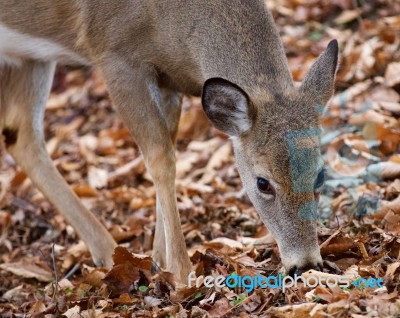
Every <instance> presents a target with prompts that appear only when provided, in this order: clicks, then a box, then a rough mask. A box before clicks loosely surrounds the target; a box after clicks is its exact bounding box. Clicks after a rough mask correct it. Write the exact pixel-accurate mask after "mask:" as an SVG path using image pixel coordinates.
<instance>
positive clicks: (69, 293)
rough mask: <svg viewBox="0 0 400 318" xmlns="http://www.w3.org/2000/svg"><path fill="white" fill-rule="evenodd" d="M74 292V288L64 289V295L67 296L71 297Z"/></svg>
mask: <svg viewBox="0 0 400 318" xmlns="http://www.w3.org/2000/svg"><path fill="white" fill-rule="evenodd" d="M73 292H74V288H73V287H68V288H66V289H65V295H67V296H71V295H72V294H73Z"/></svg>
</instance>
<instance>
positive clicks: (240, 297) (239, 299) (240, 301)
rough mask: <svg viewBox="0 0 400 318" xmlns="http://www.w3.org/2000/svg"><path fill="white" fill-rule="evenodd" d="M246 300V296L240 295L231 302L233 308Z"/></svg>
mask: <svg viewBox="0 0 400 318" xmlns="http://www.w3.org/2000/svg"><path fill="white" fill-rule="evenodd" d="M245 298H246V294H240V295H239V296H237V297H236V298H235V299H234V300H233V304H234V305H235V306H237V305H240V304H241V303H242V301H243V300H244V299H245Z"/></svg>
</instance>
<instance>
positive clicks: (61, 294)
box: [0, 0, 400, 318]
mask: <svg viewBox="0 0 400 318" xmlns="http://www.w3.org/2000/svg"><path fill="white" fill-rule="evenodd" d="M268 4H269V6H270V9H271V11H272V13H273V15H274V17H275V19H276V23H277V24H278V27H279V29H280V33H281V36H282V39H283V42H284V46H285V50H286V53H287V56H288V59H289V65H290V68H291V71H292V73H293V78H294V79H295V80H296V81H301V79H302V78H303V76H304V74H305V72H306V71H307V70H308V69H309V66H310V65H311V64H312V62H313V61H314V60H315V58H316V57H317V56H318V55H319V54H320V53H321V52H322V51H323V50H324V49H325V48H326V45H327V43H328V42H329V41H330V40H331V39H334V38H336V39H337V40H338V42H339V47H340V68H339V72H338V76H337V84H336V93H335V96H334V98H333V99H332V101H331V104H330V108H329V110H328V111H327V112H326V113H325V117H324V120H323V124H324V130H325V132H324V136H323V138H322V141H321V143H322V151H323V154H324V157H325V159H326V162H327V164H326V166H327V181H326V184H325V187H324V190H323V194H322V196H321V203H320V213H321V217H322V220H321V227H320V229H319V231H318V237H319V243H320V244H321V245H320V246H321V254H322V256H323V258H324V272H326V274H329V275H337V274H342V275H350V276H351V277H354V278H355V279H356V278H365V279H368V278H377V279H378V278H381V279H382V280H383V282H384V286H383V287H373V286H372V287H368V286H365V284H363V283H362V284H360V286H353V285H350V286H349V287H346V288H340V287H322V286H318V287H316V288H311V287H305V286H303V285H302V284H299V285H298V286H297V287H292V288H288V289H287V290H285V292H283V290H282V289H281V288H264V289H263V288H256V289H255V290H254V291H251V292H250V293H246V290H245V289H244V288H235V289H229V288H228V287H225V288H219V287H214V288H207V287H204V286H202V287H199V288H189V287H186V286H182V285H179V284H176V283H175V281H174V278H173V277H172V276H171V275H169V274H168V273H166V272H163V271H162V270H159V271H158V273H156V275H152V272H151V266H152V260H151V258H150V257H149V256H147V257H145V256H143V255H151V248H152V245H151V242H152V239H153V235H154V228H155V190H154V186H153V183H152V181H151V177H150V176H149V174H148V173H147V172H146V170H145V168H144V164H143V161H142V159H141V156H140V152H139V150H138V148H137V146H136V145H135V143H134V140H133V138H132V137H131V136H130V135H129V133H128V131H127V129H126V128H125V126H124V125H123V123H122V121H121V119H120V118H119V117H118V116H117V115H116V113H115V111H114V109H113V107H112V105H111V101H110V98H109V96H108V94H107V91H106V88H105V86H104V83H103V81H102V79H101V76H100V74H99V73H98V72H97V70H96V69H89V68H79V69H71V68H66V67H60V68H59V69H58V71H57V74H56V78H55V82H54V85H53V91H52V94H51V97H50V99H49V102H48V105H47V110H46V114H45V135H46V141H47V149H48V151H49V152H50V154H51V157H52V158H53V160H54V164H55V165H56V167H57V169H58V170H59V171H60V172H61V173H62V175H63V176H64V178H65V179H66V180H67V182H68V183H69V184H70V185H71V187H72V188H73V190H74V191H75V193H76V194H77V195H78V196H79V197H80V198H81V199H82V201H83V203H84V204H85V206H87V207H88V208H89V209H90V210H91V211H93V213H95V215H96V216H97V217H98V218H99V219H100V220H101V221H102V222H103V224H105V226H107V228H108V229H109V230H110V232H111V233H112V235H113V236H114V238H115V239H116V240H117V241H118V242H119V244H120V245H121V247H120V248H118V250H117V251H116V253H115V261H116V264H115V266H114V268H113V269H112V270H111V271H110V272H109V271H108V270H107V269H104V268H95V267H94V264H93V262H92V260H91V258H90V255H89V254H88V252H87V250H86V248H85V245H84V244H83V243H82V242H81V241H79V239H78V237H77V235H76V233H75V232H74V230H73V229H72V228H71V226H69V225H68V224H67V223H66V222H65V220H64V218H63V217H62V216H61V215H60V214H59V213H58V212H57V211H56V210H55V208H54V207H53V206H52V205H51V204H50V203H49V202H48V200H47V199H46V198H45V197H44V196H43V195H42V194H41V193H40V192H39V191H38V190H37V189H36V188H35V187H34V186H33V185H32V183H31V181H30V180H29V178H27V177H26V175H25V174H24V173H23V172H22V171H21V169H20V168H19V167H18V166H17V165H16V164H15V162H14V160H13V159H12V157H11V156H10V155H9V154H7V152H6V151H5V150H4V149H2V150H1V153H2V155H1V159H0V189H1V190H0V204H1V207H0V209H1V210H0V317H4V318H7V317H26V316H32V317H59V316H64V317H68V318H76V317H85V318H86V317H193V318H194V317H296V318H299V317H354V318H357V317H400V297H399V293H400V285H399V282H400V281H399V278H400V277H399V276H400V198H399V193H400V2H398V1H395V0H368V1H352V0H332V1H325V0H324V1H309V0H284V1H278V0H275V1H268ZM266 58H267V57H266ZM332 151H333V153H339V154H340V155H341V159H337V158H336V159H335V158H334V159H332V157H329V154H330V153H332ZM349 167H351V168H349ZM241 190H242V184H241V181H240V179H239V176H238V172H237V170H236V167H235V162H234V159H233V154H232V146H231V143H230V141H229V140H228V138H227V137H226V136H225V135H223V134H222V133H221V132H219V131H217V130H216V129H214V128H212V127H211V126H210V124H209V122H208V120H207V119H206V117H205V115H204V113H203V111H202V108H201V104H200V100H199V99H198V98H193V97H185V98H184V103H183V112H182V117H181V123H180V127H179V133H178V141H177V195H178V206H179V210H180V214H181V220H182V227H183V231H184V235H185V239H186V244H187V247H188V251H189V255H190V257H191V261H192V263H193V268H194V269H195V270H196V273H197V274H198V275H214V276H217V275H223V276H228V275H230V274H232V273H238V274H239V275H241V276H245V275H251V276H256V275H258V274H262V275H264V276H268V275H278V273H280V271H281V269H282V264H281V263H280V258H279V252H278V249H277V245H276V242H275V241H274V240H273V238H271V237H270V236H268V230H267V229H266V228H265V226H264V225H263V224H262V222H261V220H260V218H259V217H258V215H257V213H256V211H255V209H254V208H253V207H252V205H251V204H250V202H249V200H248V198H247V196H246V195H245V194H244V193H243V192H242V191H241ZM266 235H267V239H266V240H264V241H260V240H258V239H259V238H261V237H264V236H266ZM127 251H129V252H133V253H135V254H131V253H129V252H127ZM138 254H140V255H142V256H139V255H138ZM132 265H133V266H132ZM132 268H135V270H132ZM332 277H334V276H332Z"/></svg>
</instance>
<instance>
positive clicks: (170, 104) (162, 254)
mask: <svg viewBox="0 0 400 318" xmlns="http://www.w3.org/2000/svg"><path fill="white" fill-rule="evenodd" d="M160 92H161V98H162V108H163V110H164V114H165V116H166V117H167V118H166V123H167V126H168V131H169V135H170V137H171V140H172V143H173V144H175V139H176V134H177V131H178V125H179V118H180V114H181V103H182V97H181V94H179V93H177V92H174V91H171V90H169V89H166V88H161V89H160ZM156 210H157V223H156V230H155V234H154V243H153V259H154V260H155V261H156V262H157V263H158V264H159V265H160V266H161V267H165V266H166V251H167V248H166V245H165V243H166V241H165V229H164V222H163V214H162V209H161V202H159V200H158V199H157V205H156Z"/></svg>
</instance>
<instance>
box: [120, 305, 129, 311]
mask: <svg viewBox="0 0 400 318" xmlns="http://www.w3.org/2000/svg"><path fill="white" fill-rule="evenodd" d="M128 309H129V306H128V305H120V306H118V307H117V310H119V311H128Z"/></svg>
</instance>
